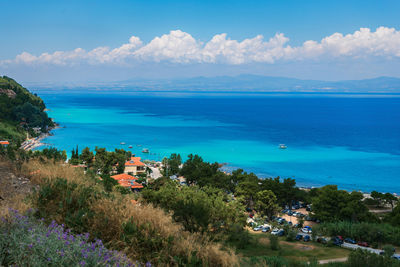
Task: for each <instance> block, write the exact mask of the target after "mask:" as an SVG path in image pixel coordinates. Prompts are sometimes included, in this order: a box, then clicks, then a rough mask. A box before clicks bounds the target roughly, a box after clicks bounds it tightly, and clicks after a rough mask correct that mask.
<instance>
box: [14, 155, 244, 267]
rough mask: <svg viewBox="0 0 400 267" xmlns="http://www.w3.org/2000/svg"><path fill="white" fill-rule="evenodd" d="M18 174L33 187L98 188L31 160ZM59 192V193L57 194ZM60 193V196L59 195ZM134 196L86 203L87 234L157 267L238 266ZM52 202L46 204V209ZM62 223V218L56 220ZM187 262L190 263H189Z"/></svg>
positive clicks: (73, 171)
mask: <svg viewBox="0 0 400 267" xmlns="http://www.w3.org/2000/svg"><path fill="white" fill-rule="evenodd" d="M21 172H22V173H23V174H24V175H27V176H29V177H30V179H31V181H32V182H33V183H35V184H39V185H40V184H42V183H44V182H46V183H47V184H51V183H52V182H53V181H55V180H56V178H65V179H67V180H68V181H69V182H73V183H76V184H78V185H79V186H82V187H91V188H93V187H99V190H100V186H99V185H98V184H96V183H95V182H94V181H93V180H92V179H89V178H88V177H86V176H85V175H84V173H83V171H82V170H81V169H77V168H72V167H70V166H69V165H66V164H60V163H52V162H49V163H41V162H39V161H31V162H29V164H24V165H23V166H22V169H21ZM60 193H61V192H60ZM61 194H62V193H61ZM134 197H135V196H134V195H132V194H130V195H121V194H119V193H117V192H113V195H112V197H107V198H105V197H102V198H98V199H96V200H94V201H93V202H92V203H91V204H90V209H91V210H92V211H93V212H94V214H96V215H95V216H93V217H92V218H91V219H90V223H89V225H88V226H87V227H88V229H89V232H90V233H93V234H94V235H96V236H99V237H100V238H101V239H103V240H104V241H105V242H108V244H109V245H110V246H111V248H113V249H118V250H120V251H123V252H124V253H126V254H127V255H128V256H129V257H131V258H132V259H144V258H145V259H146V261H147V260H149V261H151V262H153V263H157V265H166V266H174V265H177V262H176V258H175V257H178V258H181V259H182V258H183V259H191V257H193V255H195V256H196V258H197V259H201V261H202V263H203V265H204V266H238V265H239V258H238V256H237V255H235V253H234V252H233V251H231V250H228V251H227V250H223V249H222V247H221V245H220V244H218V243H213V242H210V241H209V240H208V239H207V238H206V237H204V236H201V235H200V234H193V233H189V232H186V231H184V230H183V229H182V226H181V225H180V224H177V223H175V222H174V221H173V220H172V217H171V215H170V214H167V213H165V212H164V211H163V210H161V209H159V208H155V207H153V206H151V205H145V204H141V205H133V204H132V202H131V200H132V199H134ZM51 205H55V203H49V206H51ZM57 219H58V220H59V221H62V218H57ZM129 221H131V222H133V223H134V224H135V225H136V226H137V227H138V228H139V229H140V230H139V231H138V234H137V235H136V236H133V237H132V238H131V239H130V240H121V236H123V234H124V228H123V225H124V224H126V223H128V222H129ZM189 261H190V260H189Z"/></svg>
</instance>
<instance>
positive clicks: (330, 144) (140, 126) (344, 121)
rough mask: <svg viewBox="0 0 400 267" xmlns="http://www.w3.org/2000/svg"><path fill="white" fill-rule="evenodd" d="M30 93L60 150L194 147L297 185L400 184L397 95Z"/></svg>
mask: <svg viewBox="0 0 400 267" xmlns="http://www.w3.org/2000/svg"><path fill="white" fill-rule="evenodd" d="M37 93H38V94H39V96H41V97H42V98H43V99H44V100H45V103H46V105H47V107H48V108H49V109H50V111H49V112H48V113H49V116H50V117H52V118H54V119H55V121H56V122H57V123H59V124H60V126H61V127H62V128H60V129H57V130H54V131H53V134H54V135H53V136H51V137H48V138H47V139H45V140H44V142H46V143H48V144H49V145H51V146H55V147H57V148H59V149H65V150H66V151H67V152H70V151H71V150H72V149H73V148H75V147H76V146H77V145H78V146H79V149H83V148H84V147H86V146H88V147H90V148H92V149H94V148H95V147H96V146H99V147H106V148H107V149H108V150H113V149H114V148H124V149H126V150H131V151H132V153H134V154H136V155H138V156H141V157H142V158H144V159H154V160H161V159H162V158H163V157H165V156H168V155H169V154H171V153H180V154H181V155H183V156H184V158H186V156H187V155H188V154H190V153H193V154H199V155H201V156H202V157H203V158H204V159H205V160H207V161H212V162H214V161H217V162H220V163H226V166H225V168H226V169H227V170H232V169H236V168H242V169H244V170H245V171H247V172H254V173H256V174H257V175H259V176H260V177H276V176H280V177H281V178H286V177H292V178H295V179H296V181H297V184H298V185H299V186H306V187H312V186H323V185H326V184H336V185H338V186H339V188H341V189H346V190H361V191H364V192H370V191H372V190H378V191H382V192H392V193H400V97H399V95H390V96H385V95H367V94H366V95H335V94H325V95H321V94H267V93H266V94H250V93H249V94H246V93H223V94H220V93H174V92H170V93H156V92H155V93H124V92H98V93H87V92H86V93H85V92H83V91H82V92H69V93H65V92H62V93H61V92H43V91H38V92H37ZM121 142H125V143H126V145H121V144H120V143H121ZM279 144H286V146H287V149H279ZM128 145H132V146H133V148H132V149H129V148H128ZM143 148H148V149H149V150H150V154H143V153H142V152H141V151H142V149H143Z"/></svg>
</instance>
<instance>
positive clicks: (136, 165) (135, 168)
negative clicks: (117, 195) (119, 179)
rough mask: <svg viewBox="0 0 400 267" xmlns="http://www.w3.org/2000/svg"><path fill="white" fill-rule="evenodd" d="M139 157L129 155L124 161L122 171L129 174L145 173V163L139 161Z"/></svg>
mask: <svg viewBox="0 0 400 267" xmlns="http://www.w3.org/2000/svg"><path fill="white" fill-rule="evenodd" d="M140 160H141V158H140V157H131V159H130V160H128V161H127V162H125V171H124V173H126V174H129V175H138V174H145V173H146V165H145V164H144V163H143V162H141V161H140Z"/></svg>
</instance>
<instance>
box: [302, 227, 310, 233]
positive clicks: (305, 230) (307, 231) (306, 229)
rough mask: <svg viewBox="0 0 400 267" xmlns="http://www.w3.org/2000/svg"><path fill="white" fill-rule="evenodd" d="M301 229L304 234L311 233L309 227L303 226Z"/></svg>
mask: <svg viewBox="0 0 400 267" xmlns="http://www.w3.org/2000/svg"><path fill="white" fill-rule="evenodd" d="M301 231H302V232H303V233H306V234H311V233H312V230H311V227H304V228H302V229H301Z"/></svg>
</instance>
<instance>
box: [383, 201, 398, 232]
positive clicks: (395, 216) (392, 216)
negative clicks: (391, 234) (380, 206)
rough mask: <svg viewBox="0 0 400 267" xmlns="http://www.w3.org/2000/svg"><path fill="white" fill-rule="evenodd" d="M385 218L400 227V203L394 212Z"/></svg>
mask: <svg viewBox="0 0 400 267" xmlns="http://www.w3.org/2000/svg"><path fill="white" fill-rule="evenodd" d="M384 220H385V222H388V223H390V224H391V225H393V226H397V227H400V205H397V206H396V207H395V208H394V209H393V211H392V212H390V213H389V214H387V215H386V217H385V218H384Z"/></svg>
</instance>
